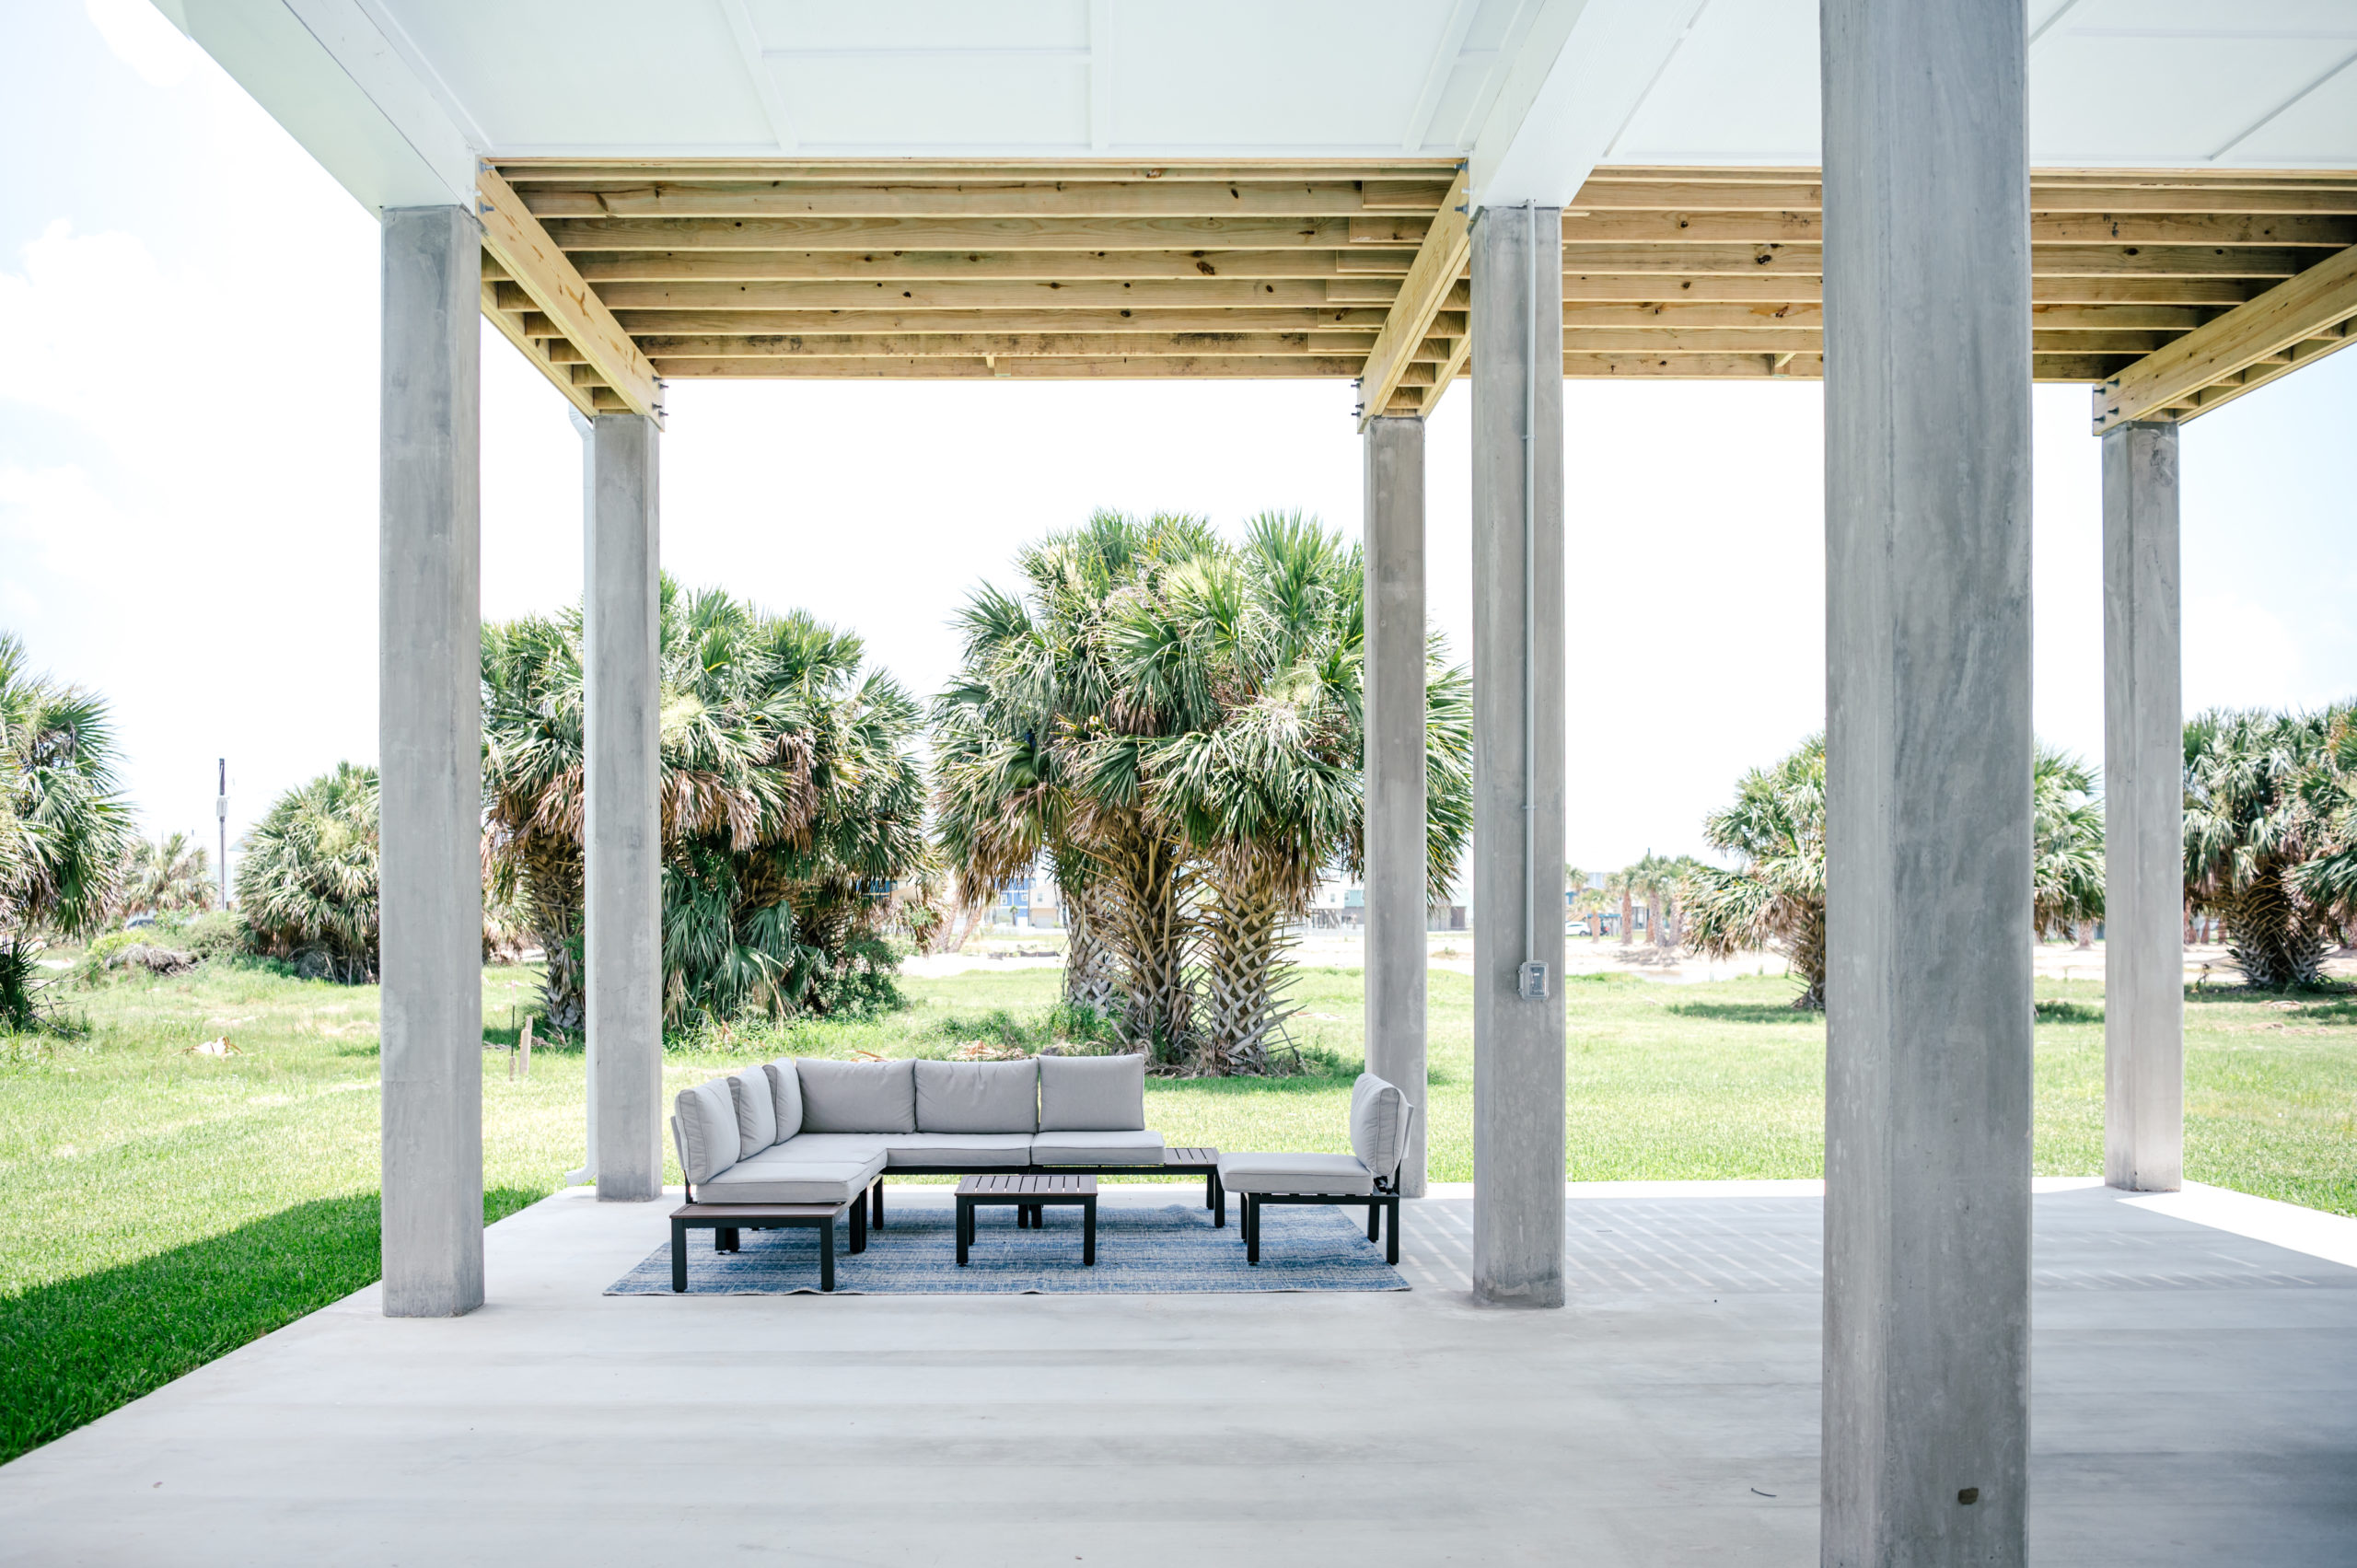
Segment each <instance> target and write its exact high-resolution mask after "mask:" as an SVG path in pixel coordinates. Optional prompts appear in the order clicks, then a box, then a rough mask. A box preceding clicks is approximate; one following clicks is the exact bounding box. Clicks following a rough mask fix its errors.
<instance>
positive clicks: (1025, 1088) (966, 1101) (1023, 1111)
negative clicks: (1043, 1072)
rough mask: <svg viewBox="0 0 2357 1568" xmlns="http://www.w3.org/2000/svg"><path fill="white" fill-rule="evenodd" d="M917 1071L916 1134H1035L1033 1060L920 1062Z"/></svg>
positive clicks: (1035, 1067)
mask: <svg viewBox="0 0 2357 1568" xmlns="http://www.w3.org/2000/svg"><path fill="white" fill-rule="evenodd" d="M916 1072H917V1131H918V1132H1021V1133H1024V1134H1026V1135H1027V1136H1028V1134H1030V1133H1032V1132H1038V1131H1039V1063H1037V1062H1032V1061H1025V1062H920V1063H917V1064H916Z"/></svg>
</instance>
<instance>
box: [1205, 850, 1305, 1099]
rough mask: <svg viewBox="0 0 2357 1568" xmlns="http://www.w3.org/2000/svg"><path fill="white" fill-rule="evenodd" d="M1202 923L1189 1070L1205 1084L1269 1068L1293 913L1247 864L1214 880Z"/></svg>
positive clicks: (1287, 971) (1269, 880)
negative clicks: (1199, 995)
mask: <svg viewBox="0 0 2357 1568" xmlns="http://www.w3.org/2000/svg"><path fill="white" fill-rule="evenodd" d="M1209 892H1210V899H1209V901H1208V904H1207V906H1206V908H1205V909H1204V912H1203V916H1202V941H1201V947H1200V952H1201V955H1202V980H1203V986H1202V1000H1201V1003H1200V1005H1199V1006H1198V1008H1197V1011H1196V1014H1195V1020H1194V1021H1195V1026H1196V1030H1197V1035H1198V1044H1197V1046H1196V1048H1195V1055H1194V1063H1193V1065H1194V1069H1195V1071H1196V1072H1197V1073H1199V1074H1203V1075H1205V1076H1207V1077H1223V1078H1225V1077H1230V1076H1233V1075H1236V1074H1260V1073H1265V1072H1267V1071H1268V1069H1269V1054H1268V1036H1269V1031H1270V1030H1271V1029H1272V1028H1276V1027H1277V1025H1278V1024H1280V1023H1282V1022H1283V1020H1284V1017H1285V1016H1286V1012H1287V1009H1286V1008H1285V1007H1284V991H1285V988H1286V986H1287V985H1288V984H1289V983H1290V981H1291V980H1292V978H1293V966H1291V965H1290V964H1287V963H1285V962H1284V961H1283V952H1284V949H1285V947H1286V942H1285V938H1284V925H1285V919H1286V917H1287V916H1288V915H1289V914H1291V913H1292V911H1291V910H1289V909H1288V908H1287V907H1286V906H1285V903H1284V900H1282V899H1281V898H1279V897H1278V896H1277V893H1276V889H1275V879H1274V878H1273V877H1270V876H1268V875H1266V874H1265V872H1264V871H1263V869H1262V868H1261V867H1259V866H1256V865H1250V864H1246V865H1238V866H1234V867H1230V868H1225V869H1223V870H1220V871H1214V872H1213V877H1212V881H1211V883H1210V887H1209Z"/></svg>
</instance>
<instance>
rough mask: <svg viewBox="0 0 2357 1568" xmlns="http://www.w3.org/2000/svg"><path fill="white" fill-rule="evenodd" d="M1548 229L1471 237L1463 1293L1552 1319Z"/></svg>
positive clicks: (1555, 734) (1555, 622)
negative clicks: (1530, 970)
mask: <svg viewBox="0 0 2357 1568" xmlns="http://www.w3.org/2000/svg"><path fill="white" fill-rule="evenodd" d="M1561 226H1562V209H1560V208H1557V207H1492V208H1489V209H1487V210H1485V211H1484V212H1482V213H1481V214H1480V216H1479V217H1478V218H1477V219H1476V220H1475V222H1474V226H1473V259H1472V267H1473V321H1472V335H1473V355H1472V362H1473V676H1474V679H1473V882H1474V889H1475V896H1476V897H1477V898H1479V899H1480V918H1479V919H1478V920H1476V921H1475V922H1474V925H1473V955H1474V964H1473V987H1474V989H1473V1181H1474V1188H1473V1295H1474V1299H1475V1300H1477V1301H1480V1302H1485V1303H1491V1304H1495V1305H1501V1306H1524V1307H1561V1306H1562V1304H1563V992H1562V974H1563V916H1562V910H1563V365H1562V318H1563V278H1562V271H1563V269H1562V263H1561V260H1560V258H1561V256H1562V239H1561V233H1562V229H1561ZM1531 963H1536V964H1538V965H1541V966H1543V971H1542V972H1543V976H1544V978H1543V981H1542V983H1541V986H1540V988H1539V989H1540V991H1541V994H1539V995H1536V996H1526V995H1525V994H1524V987H1523V985H1522V982H1521V976H1522V971H1523V970H1524V968H1525V966H1526V965H1527V964H1531Z"/></svg>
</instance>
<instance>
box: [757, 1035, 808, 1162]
mask: <svg viewBox="0 0 2357 1568" xmlns="http://www.w3.org/2000/svg"><path fill="white" fill-rule="evenodd" d="M761 1070H762V1071H763V1072H765V1073H767V1074H769V1075H770V1096H771V1098H772V1101H773V1102H774V1104H775V1106H776V1109H777V1139H776V1141H777V1142H778V1143H781V1144H783V1143H784V1142H785V1141H786V1140H787V1139H788V1138H791V1137H793V1136H794V1135H795V1133H796V1132H801V1131H802V1074H800V1073H798V1072H796V1071H795V1066H794V1059H793V1058H792V1057H790V1056H784V1057H780V1058H779V1059H778V1060H777V1061H775V1062H765V1063H762V1064H761Z"/></svg>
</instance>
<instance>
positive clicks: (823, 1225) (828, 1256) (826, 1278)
mask: <svg viewBox="0 0 2357 1568" xmlns="http://www.w3.org/2000/svg"><path fill="white" fill-rule="evenodd" d="M834 1288H835V1216H834V1215H832V1214H829V1215H828V1216H827V1217H826V1218H825V1219H823V1220H820V1221H819V1289H820V1290H832V1289H834Z"/></svg>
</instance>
